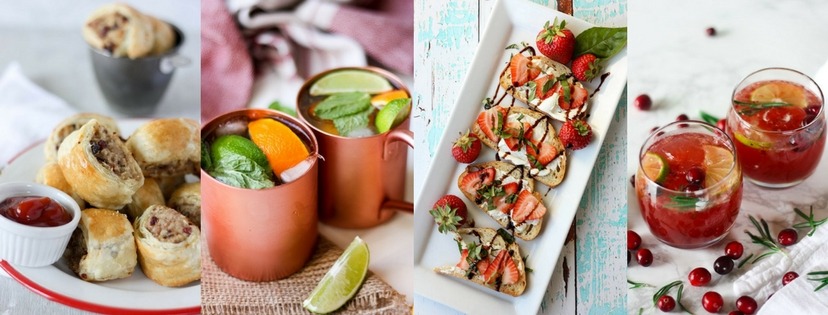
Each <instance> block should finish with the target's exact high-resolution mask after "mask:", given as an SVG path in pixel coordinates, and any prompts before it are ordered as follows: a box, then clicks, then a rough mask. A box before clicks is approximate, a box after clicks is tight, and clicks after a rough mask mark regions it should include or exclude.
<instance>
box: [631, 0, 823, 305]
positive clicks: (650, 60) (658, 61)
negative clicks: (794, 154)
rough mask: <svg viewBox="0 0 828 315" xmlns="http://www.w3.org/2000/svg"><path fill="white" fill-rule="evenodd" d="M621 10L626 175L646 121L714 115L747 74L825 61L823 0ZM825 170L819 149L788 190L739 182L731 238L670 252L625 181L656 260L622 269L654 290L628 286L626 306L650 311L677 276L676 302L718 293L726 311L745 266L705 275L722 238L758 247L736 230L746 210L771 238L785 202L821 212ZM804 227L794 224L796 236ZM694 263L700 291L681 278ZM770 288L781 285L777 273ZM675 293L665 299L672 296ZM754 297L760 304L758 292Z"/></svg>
mask: <svg viewBox="0 0 828 315" xmlns="http://www.w3.org/2000/svg"><path fill="white" fill-rule="evenodd" d="M630 10H631V11H630V14H629V27H630V30H631V32H630V38H629V56H630V73H629V86H628V87H629V94H628V96H629V98H628V101H629V103H630V106H629V107H628V112H629V116H628V118H629V120H628V122H629V128H628V131H627V132H628V133H627V135H628V147H627V156H628V167H627V174H628V176H631V175H632V174H634V173H635V170H636V169H637V167H638V160H637V156H638V151H639V149H640V147H641V144H642V143H643V142H644V140H645V138H646V137H647V135H648V134H649V132H650V129H651V128H652V127H654V126H662V125H665V124H666V123H669V122H671V121H673V120H674V119H675V117H676V116H678V115H679V114H681V113H685V114H687V115H688V116H690V118H691V119H699V110H704V111H706V112H708V113H711V114H713V115H716V116H719V117H723V116H724V115H725V113H726V111H727V109H728V107H729V105H730V104H729V100H730V96H731V93H732V91H733V88H734V87H735V86H736V84H737V83H738V82H739V81H740V80H741V79H742V78H744V77H745V76H746V75H747V74H749V73H750V72H752V71H754V70H758V69H761V68H765V67H770V66H781V67H789V68H793V69H798V70H800V71H802V72H804V73H806V74H809V75H814V74H816V72H817V71H818V69H819V68H820V67H821V66H822V65H823V64H824V63H826V60H827V59H828V41H825V40H822V39H824V38H827V37H828V20H826V19H825V16H828V3H826V2H824V1H816V0H812V1H784V2H783V1H768V0H766V1H745V0H742V1H727V2H722V1H715V0H705V1H692V2H689V1H687V2H681V3H679V2H669V3H667V2H664V1H654V0H633V1H630ZM711 26H712V27H715V28H716V31H717V35H716V36H715V37H708V36H707V35H706V33H705V29H706V28H707V27H711ZM826 70H828V68H826ZM821 84H822V86H823V89H824V88H825V87H828V80H826V81H825V82H821ZM642 93H646V94H649V95H650V96H651V97H652V99H653V103H654V106H653V109H651V110H650V111H646V112H643V111H640V110H638V109H637V108H635V106H634V105H633V100H634V99H635V97H636V96H638V95H639V94H642ZM825 174H828V154H823V157H822V160H821V162H820V165H819V167H818V168H817V170H816V172H815V175H814V176H812V177H811V178H809V179H808V180H807V181H806V182H804V183H802V184H800V185H798V186H796V187H794V188H790V189H784V190H767V189H762V188H759V187H757V186H755V185H753V184H751V183H748V182H746V183H745V186H744V197H743V200H742V208H741V213H740V215H739V217H738V219H737V221H736V224H735V226H734V227H733V229H732V230H731V232H730V234H729V235H728V236H727V237H726V238H725V240H724V241H723V242H721V243H719V244H717V245H713V246H711V247H709V248H706V249H701V250H679V249H674V248H671V247H668V246H666V245H663V244H661V243H659V242H658V241H657V240H655V238H654V237H653V236H652V235H651V234H650V233H649V230H648V229H647V227H646V224H645V223H644V221H643V219H642V218H641V215H640V212H639V207H638V204H637V201H636V196H635V192H634V190H633V189H632V187H631V186H630V187H629V189H628V195H627V196H628V200H629V216H628V220H629V228H630V229H632V230H635V231H637V232H638V233H639V234H641V236H642V238H643V239H644V242H643V246H644V247H647V248H650V249H651V250H652V251H653V254H654V256H655V262H654V263H653V265H652V266H650V267H646V268H645V267H641V266H639V265H638V264H637V263H635V262H632V263H631V264H630V267H629V269H628V272H627V275H628V278H629V279H630V280H633V281H636V282H644V283H648V284H651V285H654V286H656V288H640V289H630V290H629V294H628V305H627V310H628V312H629V313H638V312H639V310H641V309H643V313H645V314H651V313H659V312H660V311H657V310H656V309H655V308H654V307H653V304H652V296H653V294H654V293H655V291H656V290H657V289H658V288H660V287H662V286H663V285H665V284H667V283H669V282H672V281H674V280H683V281H684V283H685V292H684V296H683V297H682V302H683V303H684V305H685V306H687V307H688V308H689V309H690V310H691V311H692V312H694V313H696V314H706V311H705V310H704V309H703V308H702V306H701V296H702V295H703V294H704V293H705V292H707V291H709V290H715V291H717V292H719V293H721V294H722V296H723V297H724V302H725V307H724V308H723V313H727V312H729V311H732V310H735V300H736V298H738V296H734V292H733V281H734V280H735V279H736V278H737V277H739V276H740V275H742V274H743V273H744V272H745V271H744V269H749V268H751V265H750V264H748V265H746V266H745V267H744V268H743V270H736V271H734V272H732V273H730V274H728V275H725V276H720V275H718V274H716V273H715V272H713V261H714V260H715V259H716V258H717V257H719V256H721V255H723V254H724V249H723V248H724V244H726V243H727V242H729V241H731V240H739V241H740V242H742V243H743V244H744V245H745V256H747V255H749V254H750V253H758V252H760V251H762V249H763V247H760V246H759V245H755V244H751V243H750V240H749V238H748V237H747V234H745V233H744V230H745V229H750V230H753V228H752V226H751V225H750V222H749V220H748V214H752V215H754V216H760V217H762V218H764V219H765V220H767V221H768V222H770V224H771V233H772V234H773V235H774V236H775V235H776V233H778V231H779V230H781V229H782V228H783V227H788V226H790V225H791V222H792V221H793V220H794V219H797V217H796V216H795V214H794V213H793V211H792V210H793V207H794V206H798V207H799V208H807V206H810V205H814V212H815V214H816V217H818V218H824V217H826V216H828V178H826V177H825V176H824V175H825ZM798 220H801V219H798ZM796 222H800V221H796ZM822 228H825V227H822ZM804 232H806V231H804V230H800V237H802V235H803V234H804ZM794 246H795V245H794ZM743 257H744V256H743ZM695 267H705V268H707V269H708V270H710V271H711V273H712V274H713V281H712V282H711V284H709V285H708V286H706V287H701V288H700V287H692V286H690V285H689V284H688V280H687V275H688V274H689V272H690V270H692V269H693V268H695ZM800 274H802V273H800ZM773 285H776V286H780V285H781V279H780V282H779V283H774V284H773ZM675 293H676V292H675V290H674V291H672V294H671V295H673V297H675ZM819 294H822V296H825V295H828V293H827V292H821V293H819ZM754 298H755V299H756V300H757V302H758V303H759V305H760V306H761V305H763V304H764V303H765V300H766V298H767V297H754ZM803 298H817V297H816V296H813V297H803ZM819 298H823V297H819Z"/></svg>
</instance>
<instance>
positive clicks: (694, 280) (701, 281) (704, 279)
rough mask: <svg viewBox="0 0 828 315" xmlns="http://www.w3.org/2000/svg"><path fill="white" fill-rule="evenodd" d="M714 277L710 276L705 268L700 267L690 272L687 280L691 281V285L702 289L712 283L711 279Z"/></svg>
mask: <svg viewBox="0 0 828 315" xmlns="http://www.w3.org/2000/svg"><path fill="white" fill-rule="evenodd" d="M711 278H712V276H711V275H710V271H707V269H705V268H703V267H698V268H696V269H693V270H692V271H690V274H689V275H688V276H687V279H689V280H690V284H691V285H693V286H695V287H700V286H703V285H706V284H708V283H710V279H711Z"/></svg>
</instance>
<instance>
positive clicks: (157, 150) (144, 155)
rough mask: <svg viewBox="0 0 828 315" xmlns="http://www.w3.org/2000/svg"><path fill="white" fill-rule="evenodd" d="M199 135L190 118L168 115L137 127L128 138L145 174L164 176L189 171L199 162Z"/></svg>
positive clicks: (129, 145) (148, 175) (193, 121)
mask: <svg viewBox="0 0 828 315" xmlns="http://www.w3.org/2000/svg"><path fill="white" fill-rule="evenodd" d="M200 137H201V134H200V133H199V130H198V123H196V122H195V120H192V119H185V118H167V119H157V120H153V121H150V122H148V123H146V124H144V125H143V126H141V127H139V128H138V130H136V131H135V132H134V133H132V136H130V137H129V140H127V147H129V150H130V151H131V152H132V155H133V156H134V157H135V160H136V161H138V165H140V166H141V170H142V171H143V172H144V176H147V177H167V176H177V175H184V174H188V173H192V172H193V170H194V167H193V165H196V164H199V163H200V161H201V140H200Z"/></svg>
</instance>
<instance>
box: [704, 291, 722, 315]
mask: <svg viewBox="0 0 828 315" xmlns="http://www.w3.org/2000/svg"><path fill="white" fill-rule="evenodd" d="M722 306H724V300H722V295H721V294H719V293H717V292H715V291H707V293H705V294H704V295H703V296H702V307H704V309H705V310H707V311H708V312H711V313H718V312H719V311H721V310H722Z"/></svg>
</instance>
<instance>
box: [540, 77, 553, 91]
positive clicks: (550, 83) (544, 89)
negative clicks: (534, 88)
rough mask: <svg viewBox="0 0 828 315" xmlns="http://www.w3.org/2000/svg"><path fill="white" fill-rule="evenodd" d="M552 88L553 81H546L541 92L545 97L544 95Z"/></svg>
mask: <svg viewBox="0 0 828 315" xmlns="http://www.w3.org/2000/svg"><path fill="white" fill-rule="evenodd" d="M553 86H555V80H546V82H544V83H543V89H542V90H541V92H543V95H546V93H547V92H549V90H551V89H552V87H553Z"/></svg>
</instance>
